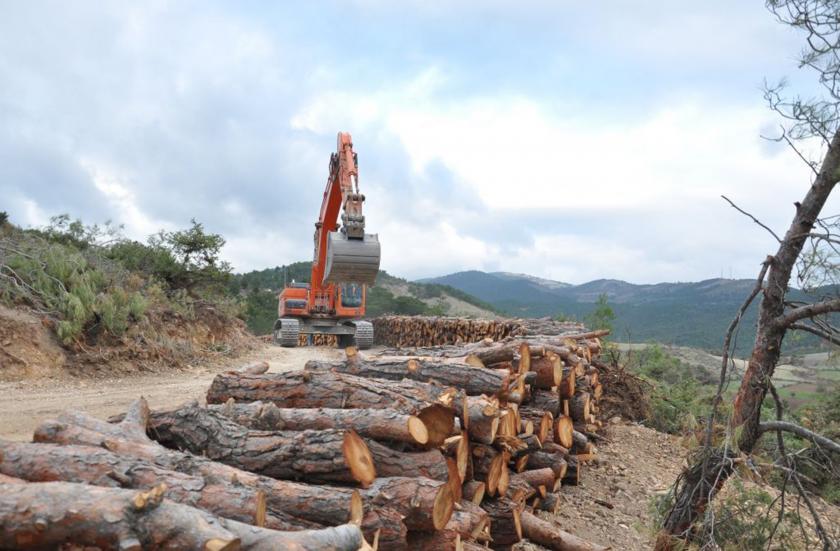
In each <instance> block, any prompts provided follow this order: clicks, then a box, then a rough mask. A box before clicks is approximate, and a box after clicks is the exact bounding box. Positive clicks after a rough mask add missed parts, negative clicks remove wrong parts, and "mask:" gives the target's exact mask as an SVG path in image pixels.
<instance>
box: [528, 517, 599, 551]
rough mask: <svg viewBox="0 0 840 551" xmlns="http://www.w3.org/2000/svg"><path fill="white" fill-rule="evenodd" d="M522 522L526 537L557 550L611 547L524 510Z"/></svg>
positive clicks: (585, 549) (590, 550) (581, 550)
mask: <svg viewBox="0 0 840 551" xmlns="http://www.w3.org/2000/svg"><path fill="white" fill-rule="evenodd" d="M521 523H522V533H523V534H524V535H525V537H526V538H528V539H529V540H531V541H533V542H534V543H538V544H540V545H542V546H544V547H547V548H549V549H555V550H557V551H606V550H607V549H609V547H604V546H602V545H598V544H595V543H592V542H589V541H586V540H583V539H581V538H579V537H577V536H573V535H572V534H569V533H568V532H564V531H563V530H561V529H560V528H559V527H558V526H556V525H555V524H553V523H551V522H548V521H545V520H543V519H541V518H539V517H537V516H536V515H533V514H531V513H529V512H527V511H523V512H522V515H521Z"/></svg>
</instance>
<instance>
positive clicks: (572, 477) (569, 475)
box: [562, 455, 581, 486]
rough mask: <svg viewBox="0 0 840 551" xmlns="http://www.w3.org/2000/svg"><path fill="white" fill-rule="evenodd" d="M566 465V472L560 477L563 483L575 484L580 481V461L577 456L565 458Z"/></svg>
mask: <svg viewBox="0 0 840 551" xmlns="http://www.w3.org/2000/svg"><path fill="white" fill-rule="evenodd" d="M566 465H567V467H566V472H565V473H564V475H563V477H562V479H563V484H568V485H569V486H577V485H578V484H579V483H580V467H581V466H580V461H578V459H577V456H575V455H571V456H569V457H568V458H567V459H566Z"/></svg>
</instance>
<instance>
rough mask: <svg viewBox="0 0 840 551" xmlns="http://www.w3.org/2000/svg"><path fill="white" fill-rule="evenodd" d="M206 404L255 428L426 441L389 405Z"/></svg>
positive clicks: (421, 430)
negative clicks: (344, 432) (347, 432)
mask: <svg viewBox="0 0 840 551" xmlns="http://www.w3.org/2000/svg"><path fill="white" fill-rule="evenodd" d="M208 408H209V409H212V410H213V411H218V412H219V413H221V414H223V415H225V416H227V417H230V418H231V419H233V420H234V421H236V422H237V423H238V424H240V425H242V426H245V427H248V428H250V429H256V430H271V431H280V430H298V431H299V430H309V429H311V430H327V429H345V430H347V429H353V430H355V431H356V432H357V433H359V436H362V437H364V438H372V439H374V440H386V441H394V442H405V443H407V444H417V445H422V444H426V443H427V442H428V441H429V432H428V430H427V429H426V425H425V423H423V421H421V420H420V419H419V418H418V417H415V416H414V415H406V414H404V413H400V412H397V411H394V410H391V409H336V408H316V409H312V408H310V409H304V408H278V407H277V406H276V405H274V404H273V403H271V402H251V403H244V404H237V403H233V402H231V401H228V402H227V403H225V404H224V405H210V406H208ZM154 418H155V413H152V422H153V423H154Z"/></svg>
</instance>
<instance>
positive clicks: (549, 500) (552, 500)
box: [537, 480, 562, 515]
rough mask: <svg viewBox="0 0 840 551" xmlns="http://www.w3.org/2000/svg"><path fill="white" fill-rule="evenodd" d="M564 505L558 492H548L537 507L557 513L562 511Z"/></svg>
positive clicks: (553, 513)
mask: <svg viewBox="0 0 840 551" xmlns="http://www.w3.org/2000/svg"><path fill="white" fill-rule="evenodd" d="M558 482H559V480H558ZM561 505H562V498H561V497H560V494H559V493H558V492H556V491H555V492H548V493H547V494H545V495H544V496H543V497H542V498H541V499H540V502H539V504H538V505H537V508H538V509H539V510H540V511H546V512H548V513H551V514H552V515H556V514H557V513H558V512H559V511H560V506H561Z"/></svg>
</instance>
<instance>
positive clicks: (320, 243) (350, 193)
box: [312, 132, 380, 289]
mask: <svg viewBox="0 0 840 551" xmlns="http://www.w3.org/2000/svg"><path fill="white" fill-rule="evenodd" d="M337 142H338V143H337V147H336V152H335V153H333V154H332V155H331V157H330V171H329V176H328V178H327V185H326V189H325V190H324V198H323V201H322V203H321V212H320V214H319V216H318V222H316V223H315V255H314V258H313V262H312V285H313V289H314V288H315V286H318V287H320V286H322V285H327V284H329V283H362V284H373V283H374V281H375V280H376V274H377V273H378V272H379V260H380V246H379V238H378V236H376V235H373V234H366V233H365V217H364V214H363V212H362V205H363V203H364V201H365V196H364V195H362V194H361V193H360V192H359V172H358V167H357V159H356V154H355V152H354V151H353V139H352V138H351V137H350V134H348V133H346V132H339V134H338V140H337ZM339 211H341V225H340V226H339V223H338V219H339V217H338V215H339Z"/></svg>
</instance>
